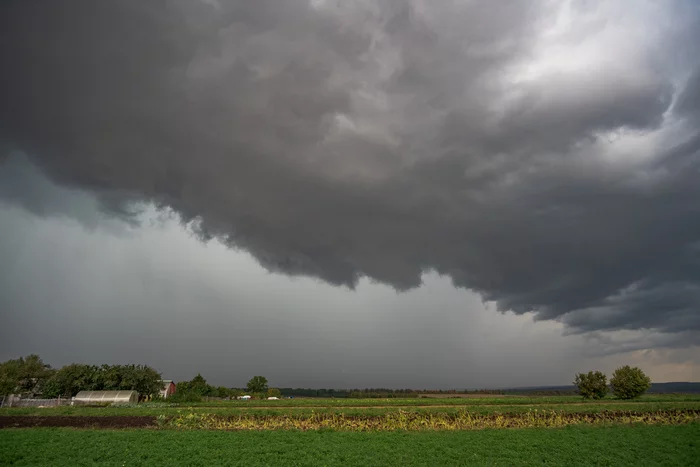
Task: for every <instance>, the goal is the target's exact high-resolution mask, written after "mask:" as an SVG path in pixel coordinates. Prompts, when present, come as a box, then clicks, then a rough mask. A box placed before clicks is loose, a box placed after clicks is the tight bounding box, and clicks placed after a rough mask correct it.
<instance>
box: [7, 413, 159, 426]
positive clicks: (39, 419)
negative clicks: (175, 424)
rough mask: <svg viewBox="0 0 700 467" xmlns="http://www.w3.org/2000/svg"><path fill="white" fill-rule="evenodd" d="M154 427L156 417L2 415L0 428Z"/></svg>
mask: <svg viewBox="0 0 700 467" xmlns="http://www.w3.org/2000/svg"><path fill="white" fill-rule="evenodd" d="M153 426H156V417H142V416H113V417H96V416H49V417H43V416H37V415H3V416H0V428H35V427H73V428H148V427H153Z"/></svg>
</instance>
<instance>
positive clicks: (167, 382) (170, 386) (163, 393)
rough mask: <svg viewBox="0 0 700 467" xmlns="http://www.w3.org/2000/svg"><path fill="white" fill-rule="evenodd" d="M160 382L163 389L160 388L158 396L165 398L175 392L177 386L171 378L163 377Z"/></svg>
mask: <svg viewBox="0 0 700 467" xmlns="http://www.w3.org/2000/svg"><path fill="white" fill-rule="evenodd" d="M161 383H162V384H163V389H161V390H160V397H162V398H163V399H167V398H168V397H169V396H172V395H173V394H175V390H176V389H177V387H176V386H175V383H174V382H173V380H172V379H164V380H162V381H161Z"/></svg>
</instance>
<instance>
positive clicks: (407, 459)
mask: <svg viewBox="0 0 700 467" xmlns="http://www.w3.org/2000/svg"><path fill="white" fill-rule="evenodd" d="M698 440H700V424H697V423H694V424H689V425H682V426H672V425H669V426H656V425H630V426H615V425H613V426H605V427H591V426H569V427H566V428H557V429H542V428H531V429H514V430H480V431H422V432H402V431H387V432H334V431H323V430H321V431H254V432H222V431H176V430H165V431H156V430H121V431H109V430H74V429H66V428H58V429H48V428H36V429H23V430H2V431H0V465H16V466H35V465H52V466H91V465H100V466H125V465H128V466H146V465H172V466H180V465H183V466H185V465H186V466H210V465H221V466H236V465H241V466H268V465H275V466H287V465H289V466H292V465H296V466H298V465H308V466H314V465H324V466H336V465H337V466H375V465H376V466H386V465H402V466H479V465H504V466H506V465H507V466H512V465H522V466H530V465H567V466H578V465H614V466H638V465H645V466H652V465H673V466H675V465H698V464H697V460H698V459H699V458H700V441H698Z"/></svg>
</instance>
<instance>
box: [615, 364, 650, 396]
mask: <svg viewBox="0 0 700 467" xmlns="http://www.w3.org/2000/svg"><path fill="white" fill-rule="evenodd" d="M610 386H612V391H613V394H615V396H616V397H618V398H620V399H634V398H636V397H639V396H641V395H642V394H644V393H645V392H646V391H647V389H649V388H650V387H651V378H649V377H648V376H647V375H645V374H644V372H643V371H642V370H641V369H640V368H637V367H634V368H633V367H630V366H629V365H625V366H623V367H620V368H618V369H617V370H615V372H614V373H613V375H612V378H610Z"/></svg>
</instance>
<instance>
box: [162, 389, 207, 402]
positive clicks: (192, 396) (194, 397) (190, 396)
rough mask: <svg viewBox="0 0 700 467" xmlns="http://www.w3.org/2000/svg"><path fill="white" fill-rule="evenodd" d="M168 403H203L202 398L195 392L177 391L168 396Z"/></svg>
mask: <svg viewBox="0 0 700 467" xmlns="http://www.w3.org/2000/svg"><path fill="white" fill-rule="evenodd" d="M167 401H168V402H170V403H173V404H179V403H183V402H202V396H201V395H200V394H199V393H197V392H194V391H177V392H176V393H175V394H172V395H170V396H168V399H167Z"/></svg>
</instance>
